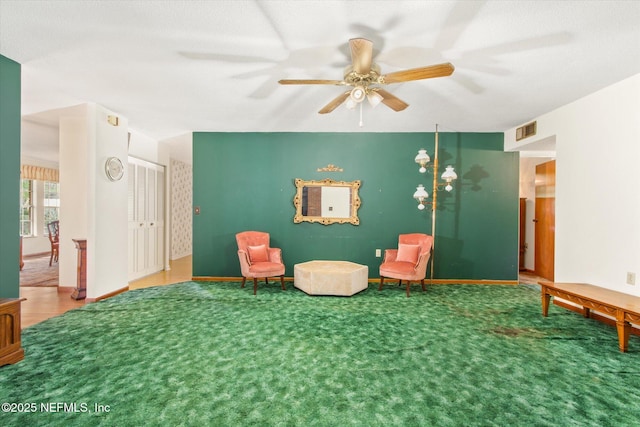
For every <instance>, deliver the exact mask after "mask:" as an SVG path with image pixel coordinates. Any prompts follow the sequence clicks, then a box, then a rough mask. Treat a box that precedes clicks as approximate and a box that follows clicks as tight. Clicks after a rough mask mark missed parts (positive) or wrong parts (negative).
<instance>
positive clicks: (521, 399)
mask: <svg viewBox="0 0 640 427" xmlns="http://www.w3.org/2000/svg"><path fill="white" fill-rule="evenodd" d="M376 288H377V285H373V284H372V285H370V287H369V289H368V290H365V291H363V292H362V293H360V294H357V295H355V296H353V297H350V298H346V297H310V296H308V295H306V294H304V293H303V292H301V291H299V290H297V289H295V288H293V286H292V284H291V283H289V284H288V290H287V291H282V290H280V289H279V286H278V285H277V284H273V285H269V286H265V285H264V284H262V285H261V286H260V287H259V289H258V295H257V296H256V297H254V296H253V289H252V288H251V286H248V287H245V288H244V289H240V285H239V283H210V282H206V283H205V282H203V283H199V282H186V283H180V284H176V285H170V286H163V287H156V288H148V289H141V290H134V291H129V292H126V293H123V294H120V295H118V296H116V297H113V298H110V299H107V300H104V301H101V302H98V303H94V304H88V305H86V306H84V307H82V308H79V309H76V310H73V311H70V312H68V313H66V314H64V315H62V316H59V317H56V318H53V319H50V320H47V321H45V322H43V323H41V324H38V325H35V326H32V327H29V328H26V329H25V330H24V331H23V346H24V349H25V353H26V358H25V360H23V361H22V362H20V363H18V364H16V365H9V366H5V367H3V368H0V402H2V403H5V402H9V403H15V404H16V405H13V407H9V409H10V410H11V409H15V410H16V411H17V410H18V409H20V410H21V411H23V412H20V413H18V412H5V410H6V408H7V406H3V412H1V413H0V425H2V426H13V425H15V426H24V425H29V426H37V425H43V426H44V425H46V426H72V425H81V426H84V425H92V426H98V425H104V426H142V425H144V426H179V425H184V426H249V425H254V426H616V427H618V426H634V425H635V426H637V425H638V423H639V422H640V339H638V337H636V336H632V337H631V339H630V342H629V352H628V353H627V354H624V353H620V352H619V351H618V341H617V335H616V330H615V328H613V327H611V326H607V325H603V324H601V323H598V322H596V321H593V320H591V319H584V318H582V317H581V316H580V315H578V314H576V313H572V312H570V311H568V310H565V309H563V308H560V307H557V306H551V307H550V313H549V317H548V318H543V317H542V316H541V309H540V294H539V291H538V290H537V289H535V288H534V287H530V286H522V285H520V286H499V285H488V286H482V285H436V286H432V287H429V290H428V291H427V292H426V293H422V292H420V291H419V287H415V288H414V290H413V292H412V296H411V298H407V297H406V296H405V292H404V289H403V288H398V287H396V286H395V285H391V284H390V285H388V286H386V287H385V289H384V290H383V291H381V292H379V291H377V289H376ZM65 404H66V405H67V407H66V408H65V406H64V405H65ZM73 404H75V407H74V406H73ZM96 404H98V405H102V406H101V407H102V409H103V411H97V412H96V411H95V408H96V407H95V405H96ZM46 405H49V406H48V408H49V409H51V408H53V409H56V410H58V412H45V411H44V409H45V408H43V406H46ZM107 409H108V412H107ZM25 410H32V412H24V411H25Z"/></svg>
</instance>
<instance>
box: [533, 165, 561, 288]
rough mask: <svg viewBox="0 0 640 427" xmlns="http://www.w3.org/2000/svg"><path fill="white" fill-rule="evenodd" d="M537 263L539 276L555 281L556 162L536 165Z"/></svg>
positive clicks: (536, 267)
mask: <svg viewBox="0 0 640 427" xmlns="http://www.w3.org/2000/svg"><path fill="white" fill-rule="evenodd" d="M535 194H536V197H535V217H534V219H533V222H534V224H535V231H534V235H535V237H534V242H535V255H534V258H535V263H534V272H535V274H536V275H537V276H540V277H542V278H544V279H547V280H550V281H553V280H554V276H555V265H554V262H555V261H554V259H555V224H556V217H555V202H556V161H555V160H552V161H549V162H545V163H542V164H539V165H536V179H535Z"/></svg>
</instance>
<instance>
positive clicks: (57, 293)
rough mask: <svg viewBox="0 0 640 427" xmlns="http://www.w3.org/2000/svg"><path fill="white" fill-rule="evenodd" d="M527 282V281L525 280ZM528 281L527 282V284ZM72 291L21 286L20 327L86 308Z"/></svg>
mask: <svg viewBox="0 0 640 427" xmlns="http://www.w3.org/2000/svg"><path fill="white" fill-rule="evenodd" d="M169 266H170V267H171V269H170V270H168V271H161V272H159V273H156V274H152V275H150V276H147V277H143V278H142V279H139V280H134V281H132V282H129V289H141V288H148V287H150V286H161V285H169V284H171V283H179V282H185V281H189V280H191V277H192V274H191V273H192V270H191V256H186V257H184V258H179V259H176V260H174V261H171V262H170V263H169ZM520 278H521V281H522V282H524V283H526V282H527V281H531V283H537V282H538V281H539V280H543V279H542V278H539V277H536V276H533V275H529V276H527V275H525V274H521V275H520ZM525 278H526V279H525ZM527 279H528V280H527ZM72 291H73V288H57V287H37V288H30V287H25V286H21V287H20V297H21V298H26V299H27V300H26V301H23V302H22V306H21V318H20V319H21V324H22V327H23V328H25V327H27V326H31V325H35V324H36V323H39V322H42V321H43V320H46V319H48V318H50V317H54V316H58V315H60V314H62V313H64V312H66V311H68V310H71V309H74V308H76V307H80V306H82V305H84V304H85V302H84V301H83V300H82V301H76V300H74V299H71V292H72Z"/></svg>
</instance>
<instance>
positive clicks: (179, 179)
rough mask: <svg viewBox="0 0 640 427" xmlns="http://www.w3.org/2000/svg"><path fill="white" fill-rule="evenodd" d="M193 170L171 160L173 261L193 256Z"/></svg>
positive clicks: (189, 166) (187, 165)
mask: <svg viewBox="0 0 640 427" xmlns="http://www.w3.org/2000/svg"><path fill="white" fill-rule="evenodd" d="M192 183H193V168H192V167H191V165H189V164H187V163H184V162H181V161H179V160H175V159H171V259H172V260H174V259H178V258H182V257H185V256H187V255H191V245H192V240H193V234H192V223H193V218H192V216H191V206H192V205H193V190H192V188H193V186H192Z"/></svg>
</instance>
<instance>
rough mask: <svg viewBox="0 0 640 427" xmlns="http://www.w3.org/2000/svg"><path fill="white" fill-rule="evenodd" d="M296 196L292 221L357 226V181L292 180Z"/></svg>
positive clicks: (358, 201)
mask: <svg viewBox="0 0 640 427" xmlns="http://www.w3.org/2000/svg"><path fill="white" fill-rule="evenodd" d="M295 184H296V195H295V197H294V198H293V205H294V206H295V208H296V214H295V216H294V217H293V222H294V223H296V224H298V223H301V222H319V223H320V224H324V225H329V224H345V223H349V224H353V225H358V224H360V218H358V208H360V196H359V195H358V189H359V188H360V181H359V180H356V181H334V180H332V179H328V178H327V179H323V180H320V181H305V180H302V179H300V178H296V179H295Z"/></svg>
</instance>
